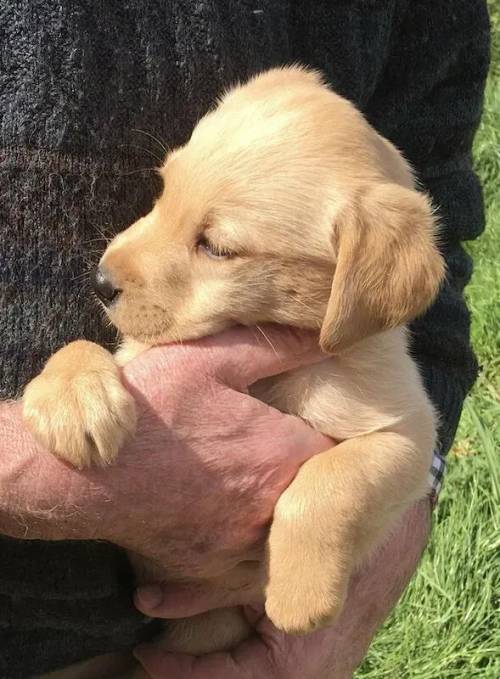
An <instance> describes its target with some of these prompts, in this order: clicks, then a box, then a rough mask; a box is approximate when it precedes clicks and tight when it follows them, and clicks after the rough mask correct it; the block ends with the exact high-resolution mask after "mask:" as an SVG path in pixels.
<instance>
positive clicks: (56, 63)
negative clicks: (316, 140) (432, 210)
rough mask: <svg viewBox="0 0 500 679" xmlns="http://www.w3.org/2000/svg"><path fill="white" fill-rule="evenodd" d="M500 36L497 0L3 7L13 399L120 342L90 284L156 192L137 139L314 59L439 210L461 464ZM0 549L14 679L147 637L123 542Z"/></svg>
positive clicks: (436, 358) (429, 321)
mask: <svg viewBox="0 0 500 679" xmlns="http://www.w3.org/2000/svg"><path fill="white" fill-rule="evenodd" d="M488 31H489V28H488V17H487V11H486V6H485V2H484V1H483V0H419V1H418V2H417V1H416V0H337V1H336V2H326V1H323V0H321V1H318V2H309V1H308V2H305V1H304V2H291V1H289V0H274V1H273V2H265V1H264V0H233V2H228V1H227V0H219V1H216V2H205V0H197V1H196V2H194V1H193V2H183V1H182V0H175V1H173V2H159V1H158V2H149V3H145V2H141V1H140V0H107V2H99V3H95V2H90V1H88V0H72V1H71V2H62V1H60V2H57V1H56V2H46V0H31V1H29V2H28V1H26V2H9V1H7V0H0V142H1V144H0V147H1V148H0V201H1V202H0V242H1V252H0V347H1V356H0V375H1V379H0V395H1V397H2V398H8V397H12V396H14V395H16V394H18V392H19V389H20V388H21V387H22V386H23V385H24V384H25V383H26V382H27V381H28V380H29V379H30V378H31V377H33V376H34V375H35V374H36V373H37V372H38V371H39V370H40V368H41V367H42V364H43V362H44V361H45V360H46V358H47V357H48V356H49V355H50V354H51V353H53V352H54V351H56V350H57V349H58V348H59V347H60V346H61V345H62V344H63V343H65V342H67V341H68V340H71V339H74V338H77V337H86V338H88V339H92V340H96V341H99V342H104V343H110V342H111V341H112V337H111V335H110V334H109V331H107V330H106V328H105V327H104V326H103V325H102V324H101V320H100V318H99V317H98V316H97V315H96V314H95V311H94V307H93V305H92V304H91V303H90V300H89V298H88V295H87V294H86V290H85V287H84V286H82V279H81V278H79V276H80V275H81V274H82V272H84V271H85V270H86V268H87V257H88V253H89V251H90V250H96V249H97V250H98V249H102V247H103V243H99V242H95V239H97V240H99V239H101V232H102V231H105V232H106V233H114V232H117V231H119V230H121V229H122V228H124V227H125V226H127V225H128V224H129V223H130V222H131V221H132V220H134V219H135V218H136V217H137V216H138V215H140V214H142V213H145V212H146V211H147V210H148V209H149V207H150V205H151V201H152V198H153V196H154V193H155V191H156V190H157V189H158V186H157V184H155V182H154V179H153V177H154V175H153V173H151V172H150V171H148V170H145V169H144V168H150V167H153V166H154V165H155V164H158V161H157V160H156V159H155V158H152V157H150V154H151V153H153V154H157V153H158V152H159V148H158V147H156V146H155V145H154V144H153V143H152V142H150V140H149V138H148V137H146V136H144V135H141V134H139V133H137V132H134V130H137V129H140V130H143V131H145V132H147V133H152V134H154V135H156V136H158V137H159V138H160V139H162V140H163V141H165V142H166V143H167V144H168V145H170V146H174V145H176V144H179V143H181V142H183V141H185V140H186V139H187V138H188V136H189V133H190V130H191V129H192V127H193V126H194V125H195V123H196V121H197V120H198V119H199V117H200V116H201V115H202V114H203V113H204V112H205V111H206V110H207V109H208V108H209V107H210V106H211V104H212V103H213V102H214V98H215V96H216V95H217V94H219V93H220V92H221V91H222V89H223V88H225V87H226V86H227V85H229V84H231V83H233V82H234V81H235V80H236V79H238V78H241V79H244V78H246V77H247V76H249V75H250V74H253V73H255V72H257V71H259V70H262V69H266V68H268V67H271V66H275V65H278V64H287V63H291V62H294V61H299V62H302V63H304V64H307V65H310V66H313V67H316V68H319V69H321V71H323V73H324V74H325V75H326V77H327V79H328V80H329V81H330V82H331V84H332V85H333V86H334V87H335V89H336V90H337V91H338V92H339V93H341V94H344V95H345V96H347V97H349V98H350V99H351V100H353V101H354V102H355V103H356V104H357V105H358V107H359V108H360V109H361V110H362V111H363V112H364V113H365V114H366V116H367V118H368V119H369V121H370V122H371V123H372V124H373V125H374V126H375V127H376V128H377V129H378V130H379V131H380V132H381V133H382V134H384V135H385V136H387V137H388V138H389V139H391V140H392V141H393V142H394V143H395V144H396V145H397V146H398V147H399V148H400V149H401V150H402V151H403V152H404V153H405V155H406V157H407V158H408V159H409V160H410V162H411V163H412V164H413V166H414V168H415V169H416V171H417V173H418V176H419V179H420V181H421V183H422V186H423V187H424V188H425V189H426V190H428V191H429V192H430V194H431V196H432V198H433V200H434V202H435V204H436V205H437V206H439V210H440V214H441V223H442V238H441V246H442V250H443V253H444V255H445V257H446V261H447V265H448V277H447V282H446V284H445V285H444V287H443V290H442V292H441V294H440V296H439V299H438V301H437V302H436V303H435V305H434V306H433V308H432V309H431V310H430V311H429V312H428V313H427V314H426V315H425V316H424V317H423V318H421V319H420V320H419V321H417V322H416V323H414V325H413V351H414V354H415V357H416V358H417V360H418V362H419V364H420V366H421V369H422V372H423V375H424V378H425V383H426V386H427V388H428V390H429V393H430V395H431V397H432V399H433V401H434V403H435V404H436V406H437V408H438V410H439V412H440V413H441V417H442V424H441V430H440V437H441V445H442V448H443V450H447V449H448V448H449V446H450V444H451V442H452V439H453V436H454V433H455V430H456V426H457V422H458V418H459V414H460V410H461V406H462V402H463V399H464V397H465V395H466V393H467V391H468V390H469V388H470V387H471V385H472V383H473V381H474V378H475V376H476V371H477V366H476V361H475V359H474V356H473V353H472V351H471V348H470V344H469V314H468V312H467V309H466V306H465V304H464V300H463V295H462V293H463V288H464V285H465V284H466V283H467V281H468V280H469V277H470V274H471V262H470V259H469V258H468V257H467V255H466V254H465V253H464V251H463V249H462V246H461V243H460V242H461V241H463V240H465V239H470V238H475V237H476V236H477V235H478V234H479V233H480V232H481V230H482V229H483V209H482V201H481V189H480V186H479V183H478V180H477V177H476V175H475V174H474V172H473V169H472V166H471V143H472V138H473V135H474V131H475V129H476V127H477V125H478V121H479V117H480V112H481V102H482V92H483V86H484V81H485V76H486V72H487V65H488V53H489V49H488V41H489V35H488ZM136 146H139V147H142V148H140V149H137V148H135V147H136ZM143 149H144V150H143ZM0 463H1V461H0ZM0 550H1V551H0V677H3V678H6V677H12V678H14V677H22V678H25V677H28V676H30V675H31V674H33V673H36V672H41V671H47V670H50V669H55V668H57V667H60V666H63V665H65V664H67V663H70V662H74V661H76V660H80V659H83V658H87V657H90V656H92V655H96V654H99V653H103V652H106V651H113V650H118V649H123V648H128V647H130V646H131V645H132V644H133V643H134V641H135V640H136V639H137V638H139V637H140V636H141V631H144V630H146V631H147V626H145V625H144V623H143V621H142V619H141V616H139V615H138V614H137V613H135V612H134V609H133V606H132V602H131V591H132V578H131V574H130V572H129V570H128V567H127V562H126V560H125V557H124V556H123V555H122V554H121V553H120V552H119V551H118V550H117V549H115V548H114V547H112V546H110V545H105V544H94V543H77V542H74V543H69V542H64V543H52V544H51V543H41V542H21V541H14V540H7V539H3V540H1V541H0Z"/></svg>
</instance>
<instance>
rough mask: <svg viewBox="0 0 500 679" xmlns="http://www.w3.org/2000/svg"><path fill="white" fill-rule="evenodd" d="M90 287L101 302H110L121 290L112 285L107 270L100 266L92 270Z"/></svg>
mask: <svg viewBox="0 0 500 679" xmlns="http://www.w3.org/2000/svg"><path fill="white" fill-rule="evenodd" d="M92 287H93V288H94V292H95V294H96V295H97V296H98V297H99V299H100V300H101V302H102V303H103V304H110V303H111V302H112V301H113V300H114V299H116V298H117V297H118V295H119V294H120V292H121V290H119V289H118V288H116V287H115V286H114V285H113V283H112V282H111V278H110V277H109V274H108V273H107V271H106V270H105V269H101V268H100V267H98V268H97V269H95V271H94V274H93V276H92Z"/></svg>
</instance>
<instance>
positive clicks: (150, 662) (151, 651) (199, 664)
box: [134, 644, 267, 679]
mask: <svg viewBox="0 0 500 679" xmlns="http://www.w3.org/2000/svg"><path fill="white" fill-rule="evenodd" d="M134 655H135V657H136V659H137V660H138V661H139V662H140V663H141V665H142V666H143V668H144V669H145V670H146V672H147V673H148V674H149V675H150V677H151V679H165V678H166V677H175V679H237V678H238V679H240V678H241V676H242V671H241V667H238V666H237V665H236V664H235V662H234V660H233V658H232V657H231V655H230V654H229V653H211V654H209V655H205V656H201V657H196V656H192V655H185V654H183V653H167V651H165V650H163V649H162V648H160V647H158V646H156V645H155V644H141V645H140V646H138V647H137V648H136V649H135V650H134ZM246 669H247V668H245V670H246ZM261 676H266V677H267V675H255V679H257V678H258V677H259V679H260V677H261ZM245 677H248V679H253V677H254V675H253V674H251V673H250V672H247V673H246V674H245Z"/></svg>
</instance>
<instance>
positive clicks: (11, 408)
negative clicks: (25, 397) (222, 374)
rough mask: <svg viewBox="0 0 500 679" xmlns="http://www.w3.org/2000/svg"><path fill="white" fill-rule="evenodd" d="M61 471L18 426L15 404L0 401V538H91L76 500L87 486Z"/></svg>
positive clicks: (19, 411) (18, 412)
mask: <svg viewBox="0 0 500 679" xmlns="http://www.w3.org/2000/svg"><path fill="white" fill-rule="evenodd" d="M62 467H63V466H62V463H61V462H60V461H59V460H57V459H56V458H54V457H53V456H52V455H50V454H48V453H47V452H46V451H43V450H42V449H41V448H40V446H38V444H37V443H36V441H34V439H33V438H32V437H31V435H30V434H29V432H28V431H27V430H26V428H25V427H24V424H23V418H22V406H21V403H19V402H13V401H9V402H3V403H0V489H1V490H0V534H3V535H7V536H9V537H17V538H23V539H46V540H59V539H71V538H75V539H86V538H92V537H93V536H92V534H91V533H92V530H91V528H90V524H89V522H88V521H86V520H85V518H84V517H83V516H82V513H81V510H80V506H79V501H77V498H83V497H85V492H86V490H89V491H91V486H90V484H89V483H88V481H87V479H86V478H85V477H84V476H82V475H79V474H77V473H75V472H74V471H73V470H71V469H69V468H65V469H64V468H63V469H62ZM56 472H57V473H56ZM61 472H62V476H61ZM53 480H54V482H53ZM83 486H85V488H84V487H83ZM86 527H87V528H86Z"/></svg>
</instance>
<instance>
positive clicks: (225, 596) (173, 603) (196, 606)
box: [134, 561, 262, 620]
mask: <svg viewBox="0 0 500 679" xmlns="http://www.w3.org/2000/svg"><path fill="white" fill-rule="evenodd" d="M260 569H261V564H260V562H258V561H255V562H243V563H242V564H240V565H239V566H236V567H235V568H234V569H233V571H232V578H233V581H234V582H237V581H236V580H234V578H238V577H239V582H240V583H241V586H236V585H235V586H234V590H228V589H225V588H223V587H220V586H217V584H210V583H185V584H179V583H176V584H150V585H143V586H141V587H138V588H137V590H136V592H135V595H134V603H135V606H136V608H138V609H139V610H140V611H141V612H142V613H144V614H145V615H148V616H150V617H152V618H165V619H171V620H174V619H176V618H189V617H191V616H193V615H198V614H199V613H205V612H206V611H210V610H212V609H214V608H229V607H231V606H240V605H243V604H248V603H250V602H254V601H259V600H260V599H261V598H262V589H261V588H260V587H259V585H258V582H259V579H258V578H259V571H260Z"/></svg>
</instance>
